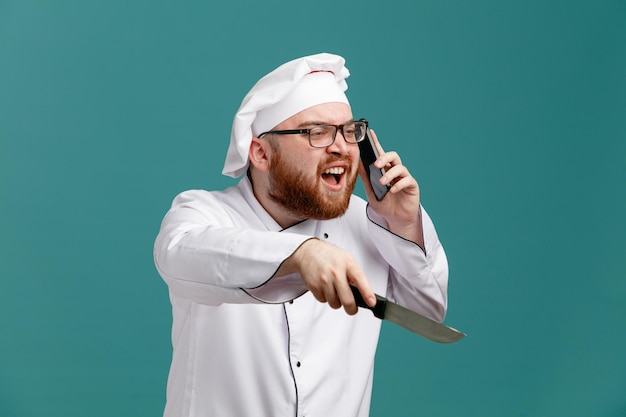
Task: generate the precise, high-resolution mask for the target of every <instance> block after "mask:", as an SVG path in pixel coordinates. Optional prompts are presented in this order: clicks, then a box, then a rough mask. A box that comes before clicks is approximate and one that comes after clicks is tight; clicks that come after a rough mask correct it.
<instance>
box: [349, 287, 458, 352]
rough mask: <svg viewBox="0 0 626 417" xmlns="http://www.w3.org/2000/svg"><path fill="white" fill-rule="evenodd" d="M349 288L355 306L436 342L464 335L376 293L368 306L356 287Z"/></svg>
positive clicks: (449, 340) (447, 341)
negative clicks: (374, 303) (374, 300)
mask: <svg viewBox="0 0 626 417" xmlns="http://www.w3.org/2000/svg"><path fill="white" fill-rule="evenodd" d="M350 288H351V289H352V294H354V300H355V301H356V304H357V306H359V307H363V308H366V309H368V310H371V311H372V312H373V313H374V316H375V317H377V318H379V319H381V320H387V321H390V322H392V323H395V324H397V325H398V326H401V327H403V328H405V329H407V330H410V331H411V332H413V333H417V334H419V335H420V336H422V337H425V338H426V339H429V340H432V341H434V342H438V343H453V342H456V341H459V340H461V339H463V338H464V337H465V336H466V335H465V333H463V332H460V331H458V330H456V329H453V328H452V327H449V326H446V325H445V324H442V323H439V322H437V321H435V320H433V319H430V318H428V317H426V316H423V315H421V314H419V313H416V312H415V311H412V310H409V309H408V308H405V307H402V306H401V305H398V304H396V303H394V302H391V301H389V300H388V299H386V298H385V297H383V296H381V295H378V294H376V305H375V306H374V307H370V306H368V305H367V304H366V303H365V300H364V299H363V297H362V296H361V293H360V292H359V290H358V289H357V288H356V287H354V286H350Z"/></svg>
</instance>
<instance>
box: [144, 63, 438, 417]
mask: <svg viewBox="0 0 626 417" xmlns="http://www.w3.org/2000/svg"><path fill="white" fill-rule="evenodd" d="M348 75H349V73H348V70H347V69H346V68H345V66H344V59H343V58H342V57H339V56H336V55H331V54H318V55H313V56H308V57H303V58H300V59H296V60H294V61H290V62H288V63H286V64H284V65H282V66H280V67H279V68H277V69H276V70H274V71H272V72H271V73H270V74H268V75H266V76H265V77H263V78H262V79H261V80H259V82H258V83H257V84H256V85H255V86H254V87H253V88H252V90H251V91H250V92H249V93H248V95H247V96H246V97H245V98H244V100H243V103H242V105H241V107H240V108H239V110H238V112H237V114H236V116H235V120H234V123H233V130H232V135H231V144H230V148H229V150H228V155H227V157H226V163H225V166H224V170H223V173H224V174H225V175H229V176H233V177H238V176H242V175H243V177H242V179H241V180H240V182H239V184H238V185H237V186H235V187H231V188H228V189H226V190H223V191H212V192H208V191H202V190H192V191H187V192H183V193H182V194H180V195H179V196H177V197H176V199H175V200H174V202H173V204H172V207H171V209H170V210H169V212H168V213H167V215H166V217H165V219H164V220H163V223H162V226H161V230H160V233H159V235H158V237H157V239H156V243H155V251H154V255H155V263H156V266H157V269H158V271H159V273H160V274H161V276H162V277H163V279H164V280H165V282H166V283H167V285H168V287H169V291H170V299H171V303H172V308H173V330H172V341H173V346H174V350H173V358H172V365H171V370H170V376H169V380H168V387H167V405H166V408H165V416H166V417H174V416H176V417H186V416H236V417H241V416H255V417H256V416H267V417H278V416H324V417H331V416H340V417H346V416H351V417H352V416H361V417H362V416H367V415H368V414H369V406H370V397H371V389H372V378H373V369H374V354H375V351H376V345H377V342H378V336H379V330H380V320H378V319H376V318H374V316H373V315H372V314H371V312H361V313H359V314H356V313H357V306H356V304H355V301H354V297H353V295H352V291H351V289H350V285H353V286H355V287H357V288H358V290H359V291H360V293H361V294H362V296H363V298H364V299H365V300H366V302H367V303H368V304H369V305H372V306H373V305H374V304H375V296H374V293H378V294H381V295H385V296H386V297H388V298H389V299H391V300H394V301H396V302H398V303H400V304H403V305H404V306H406V307H408V308H410V309H412V310H415V311H418V312H421V313H422V314H425V315H427V316H430V317H431V318H433V319H435V320H439V321H442V320H443V318H444V316H445V311H446V304H447V301H446V300H447V281H448V269H447V261H446V258H445V254H444V251H443V248H442V246H441V244H440V242H439V240H438V238H437V234H436V232H435V229H434V226H433V224H432V222H431V220H430V218H429V217H428V215H427V214H426V212H425V211H424V210H423V208H421V206H420V194H419V187H418V184H417V182H416V180H415V179H414V178H413V177H412V176H411V174H410V173H409V171H408V170H407V168H406V167H405V166H404V165H402V162H401V160H400V157H399V156H398V155H397V154H396V153H395V152H383V151H382V148H380V145H378V148H379V151H380V153H381V156H380V157H379V158H378V160H377V162H376V165H377V166H378V167H386V168H387V172H386V174H385V175H384V176H383V177H382V179H381V183H382V184H390V185H391V188H390V191H389V193H388V194H387V195H386V196H385V197H384V198H383V199H382V200H381V201H377V200H376V198H374V195H373V192H372V191H371V187H370V184H369V180H367V176H365V171H364V168H363V166H362V165H361V164H360V162H359V147H358V145H357V142H359V141H360V140H363V138H364V133H365V130H366V127H367V126H366V125H365V123H364V122H361V121H355V118H354V116H353V114H352V111H351V108H350V105H349V102H348V99H347V97H346V95H345V90H346V89H347V85H346V82H345V78H347V77H348ZM373 136H374V137H375V135H373ZM376 142H377V140H376ZM377 143H378V142H377ZM358 173H360V174H361V178H363V181H364V182H365V184H366V186H365V189H366V193H367V197H368V202H365V201H363V200H362V199H361V198H359V197H357V196H354V195H352V191H353V189H354V185H355V181H356V178H357V174H358ZM341 308H342V309H341Z"/></svg>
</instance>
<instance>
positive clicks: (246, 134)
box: [222, 53, 350, 178]
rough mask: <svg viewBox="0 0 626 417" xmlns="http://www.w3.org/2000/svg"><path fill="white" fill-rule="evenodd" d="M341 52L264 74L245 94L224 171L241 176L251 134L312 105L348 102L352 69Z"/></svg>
mask: <svg viewBox="0 0 626 417" xmlns="http://www.w3.org/2000/svg"><path fill="white" fill-rule="evenodd" d="M344 63H345V60H344V59H343V58H342V57H340V56H339V55H333V54H327V53H322V54H317V55H310V56H305V57H302V58H298V59H295V60H293V61H289V62H287V63H286V64H283V65H281V66H280V67H278V68H276V69H275V70H274V71H272V72H270V73H269V74H267V75H266V76H264V77H263V78H261V79H260V80H259V81H258V82H257V83H256V84H255V85H254V87H252V89H251V90H250V91H249V92H248V94H247V95H246V96H245V97H244V99H243V101H242V103H241V106H240V107H239V110H237V114H235V119H234V120H233V129H232V132H231V135H230V146H229V148H228V152H227V154H226V162H225V163H224V169H223V170H222V174H224V175H228V176H230V177H235V178H236V177H238V176H240V175H241V174H243V173H244V172H245V170H246V168H247V166H248V162H249V161H248V150H249V149H250V143H251V142H252V137H253V136H257V135H260V134H261V133H263V132H266V131H268V130H271V129H272V128H273V127H275V126H277V125H278V124H279V123H280V122H282V121H284V120H286V119H288V118H290V117H291V116H293V115H295V114H296V113H299V112H301V111H302V110H305V109H308V108H309V107H313V106H316V105H318V104H323V103H334V102H339V103H345V104H348V105H349V104H350V103H349V102H348V98H347V97H346V95H345V93H344V92H345V91H346V90H347V89H348V85H347V84H346V82H345V79H346V78H348V76H349V75H350V72H349V71H348V69H347V68H346V67H345V66H344Z"/></svg>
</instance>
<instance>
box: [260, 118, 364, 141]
mask: <svg viewBox="0 0 626 417" xmlns="http://www.w3.org/2000/svg"><path fill="white" fill-rule="evenodd" d="M357 123H364V124H365V132H367V129H368V128H369V123H368V121H367V120H365V119H359V120H353V121H351V122H348V123H344V124H342V125H331V124H323V125H317V126H314V127H313V128H315V127H324V126H332V127H334V128H335V135H334V136H333V140H332V142H330V143H329V144H328V145H324V146H315V145H313V143H311V130H312V129H313V128H310V129H289V130H268V131H267V132H263V133H261V134H260V135H259V136H258V138H259V139H260V138H262V137H263V136H265V135H269V134H274V135H304V134H306V135H307V137H308V140H309V145H310V146H311V147H313V148H327V147H329V146H331V145H332V144H333V143H335V140H336V139H337V132H339V131H340V130H341V136H343V139H344V140H345V141H346V142H347V143H359V142H363V140H365V138H366V137H367V135H366V134H364V135H363V137H362V138H361V139H360V140H357V141H355V142H350V141H349V140H347V139H346V135H344V133H343V128H344V127H345V126H346V125H351V124H357Z"/></svg>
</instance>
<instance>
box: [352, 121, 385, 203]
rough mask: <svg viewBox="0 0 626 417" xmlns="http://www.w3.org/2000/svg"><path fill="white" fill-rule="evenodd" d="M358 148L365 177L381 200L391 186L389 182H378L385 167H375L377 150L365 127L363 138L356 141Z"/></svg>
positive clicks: (377, 197)
mask: <svg viewBox="0 0 626 417" xmlns="http://www.w3.org/2000/svg"><path fill="white" fill-rule="evenodd" d="M358 145H359V150H360V152H361V162H363V166H364V167H365V171H366V172H367V178H368V179H369V180H370V185H371V186H372V190H374V195H375V196H376V199H377V200H378V201H380V200H382V199H383V197H385V195H386V194H387V191H389V189H390V188H391V186H390V185H389V184H387V185H381V183H380V182H379V180H380V177H382V176H383V175H384V174H385V168H376V167H375V166H374V162H375V161H376V159H377V158H378V155H379V154H378V151H377V150H376V145H374V139H373V138H372V136H371V135H370V130H369V128H367V131H366V133H365V139H363V140H362V141H361V142H359V143H358Z"/></svg>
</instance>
